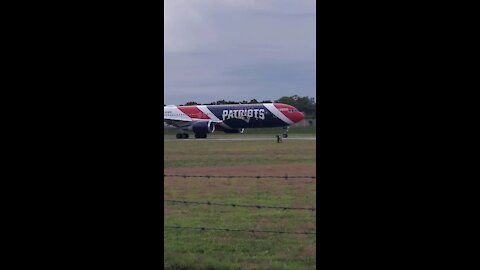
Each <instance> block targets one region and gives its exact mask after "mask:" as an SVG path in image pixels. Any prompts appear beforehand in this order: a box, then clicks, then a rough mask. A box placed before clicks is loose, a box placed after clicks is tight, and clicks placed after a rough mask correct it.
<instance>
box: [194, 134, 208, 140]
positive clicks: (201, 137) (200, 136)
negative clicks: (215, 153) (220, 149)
mask: <svg viewBox="0 0 480 270" xmlns="http://www.w3.org/2000/svg"><path fill="white" fill-rule="evenodd" d="M195 138H196V139H206V138H207V134H199V133H195Z"/></svg>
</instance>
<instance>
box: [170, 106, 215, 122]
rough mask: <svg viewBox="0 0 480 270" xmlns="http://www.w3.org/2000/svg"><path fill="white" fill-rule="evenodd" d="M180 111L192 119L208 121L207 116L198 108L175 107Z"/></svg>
mask: <svg viewBox="0 0 480 270" xmlns="http://www.w3.org/2000/svg"><path fill="white" fill-rule="evenodd" d="M177 108H178V109H179V110H180V111H182V112H183V113H184V114H186V115H188V117H190V118H194V119H210V117H208V115H206V114H205V113H203V112H202V111H201V110H200V109H199V108H197V107H196V106H184V107H181V106H178V107H177Z"/></svg>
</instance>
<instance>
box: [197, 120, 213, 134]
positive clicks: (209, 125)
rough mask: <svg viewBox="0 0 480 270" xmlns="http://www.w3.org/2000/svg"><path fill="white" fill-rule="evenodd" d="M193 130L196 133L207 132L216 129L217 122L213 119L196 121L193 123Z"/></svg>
mask: <svg viewBox="0 0 480 270" xmlns="http://www.w3.org/2000/svg"><path fill="white" fill-rule="evenodd" d="M192 131H193V133H195V134H207V133H212V132H214V131H215V123H214V122H212V121H208V122H207V121H201V122H195V123H193V125H192Z"/></svg>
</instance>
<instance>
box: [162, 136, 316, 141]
mask: <svg viewBox="0 0 480 270" xmlns="http://www.w3.org/2000/svg"><path fill="white" fill-rule="evenodd" d="M316 140H317V138H316V137H291V138H286V139H283V141H316ZM163 141H165V142H168V141H199V142H206V141H275V142H276V141H277V139H276V138H275V137H272V138H269V137H250V136H249V137H245V138H238V137H237V138H207V139H165V138H164V139H163Z"/></svg>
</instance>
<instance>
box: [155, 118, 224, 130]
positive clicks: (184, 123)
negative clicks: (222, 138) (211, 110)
mask: <svg viewBox="0 0 480 270" xmlns="http://www.w3.org/2000/svg"><path fill="white" fill-rule="evenodd" d="M163 122H165V123H167V124H168V125H171V126H175V127H178V128H187V127H189V126H191V125H193V123H196V122H213V123H215V124H220V123H223V121H219V120H213V119H192V118H190V117H165V118H164V119H163Z"/></svg>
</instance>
